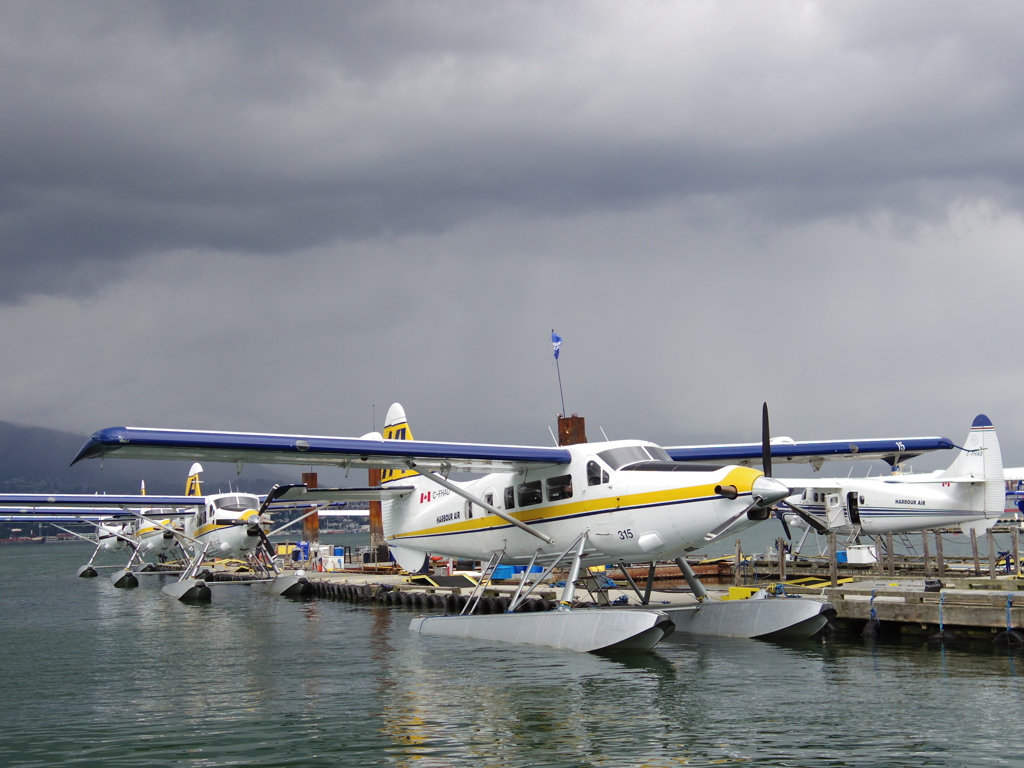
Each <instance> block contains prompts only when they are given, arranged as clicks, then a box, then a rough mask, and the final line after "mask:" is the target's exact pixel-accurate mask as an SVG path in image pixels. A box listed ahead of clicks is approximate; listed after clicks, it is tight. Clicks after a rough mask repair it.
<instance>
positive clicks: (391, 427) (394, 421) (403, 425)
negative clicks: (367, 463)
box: [380, 403, 419, 484]
mask: <svg viewBox="0 0 1024 768" xmlns="http://www.w3.org/2000/svg"><path fill="white" fill-rule="evenodd" d="M384 439H385V440H412V439H413V436H412V429H410V428H409V420H408V419H407V418H406V417H405V409H404V408H403V407H402V406H401V405H400V404H399V403H394V404H392V406H391V407H390V408H388V415H387V417H386V418H385V419H384ZM418 474H419V473H418V472H415V471H414V470H411V469H385V470H383V471H382V472H381V473H380V481H381V483H382V484H383V483H390V482H393V481H395V480H401V479H403V478H407V477H415V476H416V475H418Z"/></svg>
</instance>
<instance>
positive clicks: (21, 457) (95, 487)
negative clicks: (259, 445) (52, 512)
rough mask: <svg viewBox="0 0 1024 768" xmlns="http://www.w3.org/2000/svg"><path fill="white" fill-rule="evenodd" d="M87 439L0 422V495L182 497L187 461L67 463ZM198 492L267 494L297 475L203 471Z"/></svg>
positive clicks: (258, 468)
mask: <svg viewBox="0 0 1024 768" xmlns="http://www.w3.org/2000/svg"><path fill="white" fill-rule="evenodd" d="M87 439H88V437H87V436H86V435H77V434H75V433H73V432H62V431H60V430H56V429H46V428H44V427H25V426H20V425H17V424H12V423H10V422H6V421H0V492H3V493H103V492H106V493H138V492H139V483H140V481H142V480H145V482H146V492H147V493H158V494H181V493H184V490H185V477H186V476H187V474H188V470H189V468H190V467H191V466H192V463H191V462H188V461H148V460H147V461H142V460H117V459H110V460H105V461H102V462H101V461H99V460H96V459H92V460H89V461H83V462H80V463H78V464H76V465H75V466H73V467H72V466H69V465H70V464H71V460H72V459H73V458H74V457H75V456H76V455H77V454H78V451H79V450H80V449H81V448H82V446H83V445H84V444H85V441H86V440H87ZM203 468H204V470H206V471H205V472H204V473H203V490H204V491H206V492H210V493H215V492H217V491H220V490H224V491H226V490H228V484H229V483H230V486H231V488H235V489H239V490H244V491H251V492H253V493H266V492H267V491H268V490H270V488H271V487H272V486H273V485H274V484H275V483H297V482H299V473H298V471H296V472H295V473H293V474H288V473H287V470H285V471H282V470H278V469H277V468H272V467H266V466H263V465H258V464H255V465H254V464H247V465H246V467H245V474H243V475H240V476H239V475H236V472H235V469H234V468H233V467H230V466H228V465H224V464H209V465H206V464H204V465H203Z"/></svg>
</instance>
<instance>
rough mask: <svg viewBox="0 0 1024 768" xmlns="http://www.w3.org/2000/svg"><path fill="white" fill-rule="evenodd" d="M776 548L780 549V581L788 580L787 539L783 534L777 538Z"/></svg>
mask: <svg viewBox="0 0 1024 768" xmlns="http://www.w3.org/2000/svg"><path fill="white" fill-rule="evenodd" d="M775 548H776V549H777V550H778V551H779V581H785V580H786V540H785V539H784V538H782V537H781V536H780V537H779V538H778V539H776V540H775Z"/></svg>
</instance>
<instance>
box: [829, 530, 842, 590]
mask: <svg viewBox="0 0 1024 768" xmlns="http://www.w3.org/2000/svg"><path fill="white" fill-rule="evenodd" d="M836 550H837V547H836V534H835V531H831V532H830V533H829V535H828V578H829V581H831V582H832V586H833V587H838V586H839V553H838V552H837V551H836Z"/></svg>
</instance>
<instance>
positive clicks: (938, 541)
mask: <svg viewBox="0 0 1024 768" xmlns="http://www.w3.org/2000/svg"><path fill="white" fill-rule="evenodd" d="M935 558H936V560H937V561H938V566H939V577H940V578H941V577H942V576H945V575H946V561H945V559H943V557H942V531H936V532H935Z"/></svg>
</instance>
